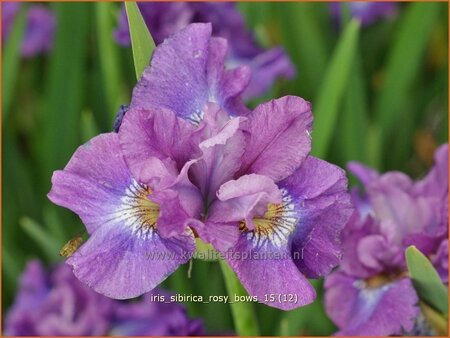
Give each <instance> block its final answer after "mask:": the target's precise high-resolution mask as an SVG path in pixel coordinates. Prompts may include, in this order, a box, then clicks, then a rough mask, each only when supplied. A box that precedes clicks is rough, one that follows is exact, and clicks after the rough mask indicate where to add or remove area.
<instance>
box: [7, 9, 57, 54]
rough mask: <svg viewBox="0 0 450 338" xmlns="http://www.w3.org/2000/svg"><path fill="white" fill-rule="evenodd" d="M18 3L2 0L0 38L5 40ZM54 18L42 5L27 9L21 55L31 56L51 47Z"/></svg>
mask: <svg viewBox="0 0 450 338" xmlns="http://www.w3.org/2000/svg"><path fill="white" fill-rule="evenodd" d="M19 9H20V3H17V2H2V40H3V41H6V40H7V39H8V37H9V35H10V34H11V28H12V27H13V24H14V22H15V19H16V16H17V14H18V13H19ZM55 25H56V20H55V17H54V15H53V13H52V12H51V11H50V10H49V9H47V8H46V7H44V6H41V5H33V6H30V7H29V9H28V11H27V19H26V27H25V33H24V37H23V39H22V46H21V55H22V56H23V57H27V58H28V57H33V56H35V55H38V54H43V53H47V52H48V51H50V50H51V49H52V46H53V37H54V32H55Z"/></svg>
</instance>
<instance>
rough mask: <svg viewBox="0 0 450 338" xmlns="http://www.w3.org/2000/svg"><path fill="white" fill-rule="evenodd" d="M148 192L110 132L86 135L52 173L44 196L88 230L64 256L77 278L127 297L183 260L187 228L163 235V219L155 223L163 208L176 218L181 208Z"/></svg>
mask: <svg viewBox="0 0 450 338" xmlns="http://www.w3.org/2000/svg"><path fill="white" fill-rule="evenodd" d="M156 193H161V192H160V191H157V192H156ZM152 194H153V191H152V189H151V188H150V187H149V186H148V185H146V184H144V183H141V182H138V181H137V180H136V179H135V178H134V177H133V176H132V174H131V172H130V170H129V169H128V167H127V164H126V162H125V159H124V156H123V154H122V152H121V151H120V145H119V136H118V135H117V134H116V133H110V134H104V135H100V136H98V137H96V138H94V139H92V140H91V141H90V142H89V143H88V144H86V145H84V146H82V147H80V148H79V149H78V150H77V151H76V152H75V154H74V155H73V157H72V159H71V161H70V162H69V164H68V165H67V166H66V168H65V169H64V170H63V171H58V172H56V173H55V174H54V176H53V187H52V190H51V191H50V193H49V198H50V199H51V200H52V201H53V202H54V203H56V204H59V205H62V206H65V207H67V208H69V209H71V210H72V211H74V212H76V213H77V214H78V215H79V216H80V217H81V219H82V220H83V222H84V223H85V225H86V227H87V229H88V232H89V233H90V234H91V237H90V238H89V239H88V240H87V242H86V243H85V244H84V245H82V246H81V247H80V248H79V249H78V250H77V251H76V252H75V253H74V254H73V255H72V256H71V257H70V258H69V259H68V261H67V263H68V264H70V265H71V266H72V267H73V271H74V274H75V275H76V276H77V277H78V278H79V279H80V280H81V281H82V282H84V283H86V284H87V285H88V286H90V287H91V288H93V289H94V290H96V291H97V292H99V293H102V294H104V295H107V296H109V297H111V298H132V297H136V296H139V295H140V294H143V293H145V292H148V291H150V290H152V289H153V288H154V287H155V286H156V285H158V284H159V283H160V282H161V281H163V280H164V279H165V278H166V277H167V276H168V275H169V274H170V273H172V272H173V271H174V270H176V269H177V267H178V266H179V265H180V264H183V263H185V262H187V261H188V260H189V258H190V255H191V254H192V252H194V250H195V242H194V236H193V234H192V232H191V231H190V230H188V229H184V230H183V232H182V233H181V232H180V233H179V234H178V235H176V236H175V235H173V234H171V237H170V238H167V239H163V238H161V236H160V231H161V229H159V227H162V226H164V224H159V223H158V219H159V216H160V213H161V214H164V213H165V212H169V213H173V214H174V217H173V218H174V219H176V221H177V223H180V222H182V221H183V220H181V219H179V215H180V214H179V213H180V212H182V214H181V216H185V214H184V213H183V212H185V211H184V210H182V209H181V208H172V205H168V206H167V205H166V204H164V205H161V206H160V205H159V204H158V203H157V202H156V201H154V200H152V199H151V198H152ZM157 197H158V198H161V196H159V195H157ZM158 198H157V199H158ZM163 208H164V211H163ZM172 209H176V210H172ZM163 218H164V217H163ZM163 223H164V222H163Z"/></svg>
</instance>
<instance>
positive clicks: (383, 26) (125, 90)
mask: <svg viewBox="0 0 450 338" xmlns="http://www.w3.org/2000/svg"><path fill="white" fill-rule="evenodd" d="M48 5H49V6H51V7H52V9H53V10H54V11H55V13H56V16H57V32H56V39H55V45H54V48H53V51H52V53H51V54H49V55H48V56H40V57H35V58H32V59H27V60H25V59H21V58H20V56H19V54H18V53H19V45H20V38H21V33H22V31H23V20H20V19H19V20H17V21H16V24H15V26H14V28H13V34H12V35H11V37H10V39H9V40H8V43H6V44H4V48H3V62H2V68H3V76H2V81H3V86H2V98H3V101H2V122H3V127H2V154H3V157H2V197H3V198H2V201H3V202H2V203H3V205H2V210H3V212H2V238H3V240H2V259H3V261H2V272H3V273H2V286H3V288H2V299H3V303H2V306H3V310H5V309H6V308H8V306H9V305H10V304H11V302H12V300H13V297H14V293H15V291H16V289H17V283H18V276H19V274H20V272H21V271H22V269H23V267H24V265H25V263H26V261H27V260H29V259H31V258H36V257H39V258H40V259H42V260H44V261H46V262H47V263H49V264H51V263H54V262H56V261H60V260H62V259H61V258H60V257H59V256H58V251H59V248H61V247H62V246H63V245H64V243H65V242H67V241H68V240H69V239H71V238H72V237H74V236H75V235H76V234H80V233H82V232H83V231H84V227H83V225H82V223H81V221H80V220H79V219H78V217H76V216H75V215H74V214H72V213H71V212H69V211H67V210H65V209H63V208H59V207H56V206H54V205H52V204H51V203H50V202H49V200H48V199H47V197H46V194H47V192H48V191H49V189H50V185H51V175H52V172H53V171H54V170H56V169H61V168H63V167H64V165H65V164H66V163H67V161H68V160H69V159H70V157H71V155H72V154H73V152H74V150H75V149H76V148H77V146H79V145H80V144H81V143H82V142H85V141H86V140H87V139H89V138H90V137H92V136H93V135H95V134H96V133H99V132H108V131H110V130H111V128H112V123H113V120H114V116H115V114H116V111H117V110H118V108H119V104H121V103H128V100H129V98H130V95H131V91H132V88H133V86H134V84H135V83H136V79H135V72H134V68H133V56H132V53H131V49H130V48H122V47H119V46H118V45H116V44H115V43H114V40H113V37H112V30H113V29H114V27H115V24H116V20H117V16H118V11H119V4H117V3H69V2H67V3H51V4H48ZM25 6H26V5H25ZM447 6H448V4H447V3H433V2H427V3H401V4H399V11H398V14H397V16H396V17H395V18H393V19H390V20H385V21H379V22H377V23H375V24H373V25H371V26H369V27H359V28H358V25H356V24H355V23H352V22H349V23H343V24H341V25H337V24H336V23H335V22H333V21H332V20H331V18H330V13H329V9H328V5H327V4H326V3H240V4H239V9H240V10H241V11H242V13H243V14H244V16H245V17H246V18H247V22H248V25H249V27H250V28H252V29H253V30H254V31H255V33H256V36H257V37H258V40H259V41H260V43H261V44H262V45H263V46H272V45H275V44H281V45H282V46H283V47H284V48H285V50H286V51H287V52H288V54H289V55H290V57H291V58H292V61H293V62H294V64H295V65H296V68H297V72H298V76H297V77H296V78H295V79H293V80H291V81H282V82H279V83H277V84H276V85H275V86H274V87H273V89H272V90H271V91H270V93H268V94H267V95H266V96H264V97H262V98H261V99H259V100H254V101H252V102H251V103H250V104H251V105H253V106H254V105H256V104H257V103H259V102H262V101H264V100H267V99H269V98H275V97H279V96H282V95H286V94H291V95H299V96H302V97H304V98H305V99H307V100H309V101H311V102H312V104H313V112H315V114H316V116H315V119H316V121H317V123H316V126H315V128H314V132H313V135H312V137H313V144H314V140H315V139H319V140H321V141H319V148H320V149H318V150H316V151H318V152H319V154H320V155H321V156H322V157H323V158H325V159H327V160H329V161H331V162H333V163H336V164H338V165H340V166H342V167H345V165H346V163H347V162H348V161H350V160H359V161H362V162H364V163H367V164H370V165H373V166H375V167H376V168H377V169H379V170H383V171H384V170H393V169H395V170H402V171H405V172H406V173H408V174H410V175H412V176H413V177H420V176H421V175H423V173H424V172H425V171H426V170H427V169H428V168H429V166H430V165H431V163H432V153H433V150H434V148H435V147H436V146H437V145H438V144H441V143H444V142H447V140H448V114H447V107H448V62H447V60H448V44H447V41H448V36H447V35H448V33H447V32H448V29H447V27H448V17H447V13H448V8H447ZM19 17H20V16H19ZM22 17H23V16H22ZM350 58H351V59H350ZM315 107H317V109H315ZM187 271H188V267H187V266H183V267H181V268H180V269H179V270H178V271H177V272H176V273H174V274H173V275H172V276H170V277H169V278H168V279H167V280H166V281H165V282H164V287H166V288H169V289H172V290H174V291H176V292H179V293H186V294H190V293H192V294H198V295H204V296H208V295H223V294H226V291H225V285H224V282H223V279H222V276H221V272H220V266H219V264H217V262H203V261H194V262H193V267H192V274H191V275H192V277H191V278H188V274H187ZM314 285H315V287H316V289H317V291H318V300H317V301H316V302H315V303H314V304H311V305H309V306H306V307H304V308H301V309H298V310H294V311H291V312H286V313H285V312H282V311H279V310H276V309H273V308H269V307H267V306H264V305H260V304H257V305H256V306H255V309H256V311H257V316H258V321H259V324H260V329H261V333H262V334H263V335H276V334H287V335H298V334H304V335H322V336H323V335H329V334H331V333H333V332H334V330H335V328H334V326H333V324H332V323H331V322H330V321H329V319H328V318H327V317H326V315H325V312H324V310H323V304H322V293H323V292H322V282H321V281H318V282H315V284H314ZM187 306H188V309H189V312H190V314H191V315H193V316H202V317H203V318H204V319H205V323H206V325H207V328H208V329H209V330H210V332H228V333H230V332H232V330H233V328H232V318H231V312H230V309H229V307H228V306H227V305H224V304H218V303H210V304H201V305H199V304H196V303H189V304H187Z"/></svg>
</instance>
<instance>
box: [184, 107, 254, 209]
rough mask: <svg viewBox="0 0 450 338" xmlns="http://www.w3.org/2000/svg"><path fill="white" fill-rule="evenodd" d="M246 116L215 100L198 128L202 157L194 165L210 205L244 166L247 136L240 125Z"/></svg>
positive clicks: (193, 173)
mask: <svg viewBox="0 0 450 338" xmlns="http://www.w3.org/2000/svg"><path fill="white" fill-rule="evenodd" d="M242 121H243V118H242V117H237V118H232V119H230V118H229V116H228V114H227V113H226V112H225V111H223V110H222V109H220V107H219V106H217V105H216V104H213V103H209V104H208V105H207V109H206V113H205V118H204V120H203V121H202V122H201V123H200V125H199V128H198V129H197V130H196V132H195V138H196V139H198V141H197V143H199V148H200V150H201V153H202V155H201V157H200V158H199V160H198V161H196V163H195V164H193V166H192V170H191V175H192V178H193V182H194V183H195V184H196V186H197V187H198V188H199V189H200V191H201V192H202V194H203V198H204V203H205V206H206V208H207V207H209V205H210V203H211V202H212V201H213V200H214V199H216V192H217V190H218V189H219V187H220V186H221V185H222V184H223V183H225V182H226V181H229V180H231V179H233V177H234V174H235V173H236V171H237V170H238V169H239V168H240V166H241V157H242V154H243V153H244V149H245V137H244V133H243V132H242V130H240V125H241V124H242Z"/></svg>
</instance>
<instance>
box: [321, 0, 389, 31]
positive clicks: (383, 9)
mask: <svg viewBox="0 0 450 338" xmlns="http://www.w3.org/2000/svg"><path fill="white" fill-rule="evenodd" d="M329 5H330V9H331V15H332V16H333V17H334V18H335V19H336V20H341V19H342V7H343V6H348V10H349V14H350V16H351V17H352V18H356V19H358V20H360V21H361V24H362V25H363V26H368V25H371V24H373V23H374V22H376V21H378V20H381V19H386V18H389V17H393V16H394V15H395V14H396V12H397V6H398V4H396V3H395V2H389V1H384V2H377V1H351V2H332V3H330V4H329Z"/></svg>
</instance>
